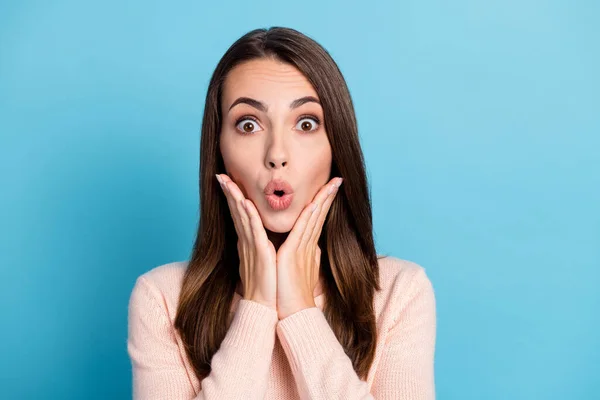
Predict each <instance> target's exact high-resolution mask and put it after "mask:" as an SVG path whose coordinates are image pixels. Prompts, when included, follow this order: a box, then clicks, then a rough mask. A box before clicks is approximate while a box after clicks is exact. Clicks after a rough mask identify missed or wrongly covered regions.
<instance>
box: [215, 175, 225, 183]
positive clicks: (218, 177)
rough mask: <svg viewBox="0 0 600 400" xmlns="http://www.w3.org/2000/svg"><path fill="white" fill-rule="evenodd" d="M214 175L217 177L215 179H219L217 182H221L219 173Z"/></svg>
mask: <svg viewBox="0 0 600 400" xmlns="http://www.w3.org/2000/svg"><path fill="white" fill-rule="evenodd" d="M215 176H216V177H217V180H218V181H219V183H220V184H223V181H222V180H221V177H220V176H219V174H215Z"/></svg>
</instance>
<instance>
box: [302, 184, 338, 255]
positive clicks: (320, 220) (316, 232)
mask: <svg viewBox="0 0 600 400" xmlns="http://www.w3.org/2000/svg"><path fill="white" fill-rule="evenodd" d="M342 182H343V179H342V178H336V180H335V182H334V183H333V188H332V189H333V190H331V193H329V190H328V193H329V195H328V196H327V199H325V202H324V203H323V206H322V207H321V209H320V210H317V211H315V214H316V213H317V212H318V216H317V221H316V223H315V226H314V228H313V232H312V235H311V237H310V239H309V243H311V244H312V245H316V244H317V242H318V241H319V238H320V237H321V232H322V231H323V224H324V223H325V219H326V218H327V214H329V210H330V209H331V205H332V204H333V200H335V198H336V196H337V193H338V188H339V187H340V186H341V184H342Z"/></svg>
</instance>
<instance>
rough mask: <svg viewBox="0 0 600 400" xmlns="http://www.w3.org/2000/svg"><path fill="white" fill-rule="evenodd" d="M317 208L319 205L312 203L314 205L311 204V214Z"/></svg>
mask: <svg viewBox="0 0 600 400" xmlns="http://www.w3.org/2000/svg"><path fill="white" fill-rule="evenodd" d="M318 206H319V205H318V204H317V203H314V204H313V206H312V208H311V212H312V211H315V210H316V209H317V207H318Z"/></svg>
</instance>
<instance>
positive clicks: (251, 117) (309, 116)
mask: <svg viewBox="0 0 600 400" xmlns="http://www.w3.org/2000/svg"><path fill="white" fill-rule="evenodd" d="M245 119H250V120H252V121H254V122H256V123H257V124H258V118H256V117H255V116H253V115H243V116H241V117H240V118H238V119H237V120H236V121H235V128H236V129H237V126H238V124H239V123H240V122H242V121H243V120H245ZM303 119H312V120H313V121H314V122H315V123H316V124H317V127H316V128H315V129H313V130H312V131H309V132H306V133H311V132H315V131H316V130H317V129H319V126H320V125H321V121H320V120H319V118H317V116H316V115H311V114H304V115H301V116H300V117H298V120H297V121H296V123H298V122H300V121H302V120H303ZM237 131H238V132H240V133H241V134H242V135H253V132H243V131H241V130H239V129H237Z"/></svg>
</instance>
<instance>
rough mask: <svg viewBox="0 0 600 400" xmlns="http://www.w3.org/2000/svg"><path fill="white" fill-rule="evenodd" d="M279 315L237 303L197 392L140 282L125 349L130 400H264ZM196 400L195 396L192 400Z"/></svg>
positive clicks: (145, 285)
mask: <svg viewBox="0 0 600 400" xmlns="http://www.w3.org/2000/svg"><path fill="white" fill-rule="evenodd" d="M276 324H277V311H275V310H272V309H270V308H268V307H266V306H263V305H262V304H259V303H256V302H253V301H250V300H244V299H241V300H240V302H239V304H238V308H237V310H236V313H235V315H234V317H233V320H232V322H231V325H230V327H229V329H228V331H227V335H226V336H225V339H224V340H223V342H222V343H221V346H220V348H219V350H218V351H217V352H216V353H215V354H214V356H213V358H212V360H211V367H212V370H211V372H210V374H209V375H208V376H207V377H206V378H204V379H203V380H202V382H201V390H200V393H199V394H198V395H197V396H196V394H195V390H194V387H193V385H192V384H191V381H190V379H189V377H188V373H187V371H186V368H185V365H184V363H183V360H182V356H181V353H180V351H179V347H178V345H177V341H176V339H175V331H174V329H173V326H172V324H171V323H170V321H169V319H168V317H167V314H166V312H165V310H164V309H163V308H161V307H160V305H159V302H158V301H157V300H156V298H155V297H154V296H153V295H152V292H151V288H150V285H149V283H148V282H147V281H146V280H145V279H144V278H143V277H140V278H139V279H138V281H137V282H136V285H135V287H134V289H133V291H132V294H131V298H130V301H129V328H128V329H129V333H128V340H127V350H128V353H129V356H130V358H131V363H132V372H133V398H134V399H144V400H149V399H170V400H171V399H173V400H175V399H181V400H184V399H185V400H189V399H219V400H222V399H234V398H235V399H237V398H244V399H263V398H264V396H265V393H266V390H267V384H268V374H269V367H270V363H271V356H272V353H273V347H274V345H275V327H276ZM195 396H196V397H195Z"/></svg>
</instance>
